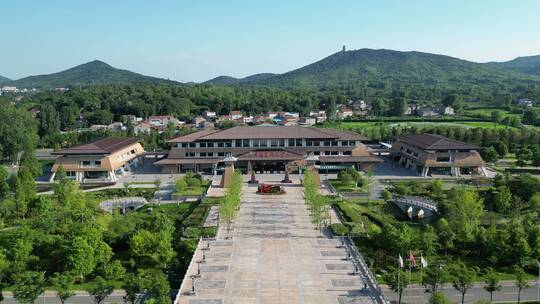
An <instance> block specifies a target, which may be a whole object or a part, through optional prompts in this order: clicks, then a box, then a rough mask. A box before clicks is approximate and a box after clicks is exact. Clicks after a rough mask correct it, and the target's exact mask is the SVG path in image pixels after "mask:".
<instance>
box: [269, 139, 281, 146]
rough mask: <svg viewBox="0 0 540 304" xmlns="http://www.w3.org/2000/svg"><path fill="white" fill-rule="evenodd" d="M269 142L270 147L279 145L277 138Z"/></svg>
mask: <svg viewBox="0 0 540 304" xmlns="http://www.w3.org/2000/svg"><path fill="white" fill-rule="evenodd" d="M270 143H271V144H270V145H271V146H272V147H277V146H278V145H279V141H278V140H277V139H272V140H271V141H270Z"/></svg>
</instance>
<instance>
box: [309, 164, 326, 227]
mask: <svg viewBox="0 0 540 304" xmlns="http://www.w3.org/2000/svg"><path fill="white" fill-rule="evenodd" d="M303 185H304V195H305V199H306V203H307V204H308V209H309V213H310V215H311V219H312V221H313V223H314V224H315V226H316V227H317V228H318V229H319V231H321V233H322V230H323V226H325V225H328V221H329V220H330V213H329V210H328V204H327V202H328V199H327V198H326V196H324V195H322V194H320V192H319V188H320V186H319V181H318V176H317V175H316V173H315V172H313V171H312V170H309V168H308V169H306V172H305V173H304V180H303Z"/></svg>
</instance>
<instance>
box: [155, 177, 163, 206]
mask: <svg viewBox="0 0 540 304" xmlns="http://www.w3.org/2000/svg"><path fill="white" fill-rule="evenodd" d="M160 186H161V179H159V178H156V179H155V180H154V187H155V188H156V196H157V198H158V204H160V203H161V195H160V193H159V187H160Z"/></svg>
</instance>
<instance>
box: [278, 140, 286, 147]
mask: <svg viewBox="0 0 540 304" xmlns="http://www.w3.org/2000/svg"><path fill="white" fill-rule="evenodd" d="M279 146H280V147H285V139H280V140H279Z"/></svg>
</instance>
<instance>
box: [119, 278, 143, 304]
mask: <svg viewBox="0 0 540 304" xmlns="http://www.w3.org/2000/svg"><path fill="white" fill-rule="evenodd" d="M122 289H124V290H125V291H126V294H125V295H124V301H126V302H128V303H131V304H135V303H136V302H137V299H139V294H140V293H141V291H142V290H143V282H142V279H141V278H140V277H139V276H137V275H135V274H132V273H128V274H127V275H126V277H125V278H124V283H123V284H122Z"/></svg>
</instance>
